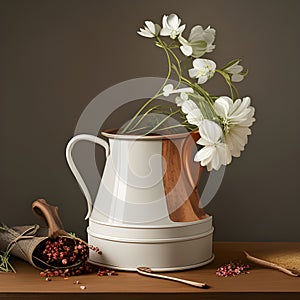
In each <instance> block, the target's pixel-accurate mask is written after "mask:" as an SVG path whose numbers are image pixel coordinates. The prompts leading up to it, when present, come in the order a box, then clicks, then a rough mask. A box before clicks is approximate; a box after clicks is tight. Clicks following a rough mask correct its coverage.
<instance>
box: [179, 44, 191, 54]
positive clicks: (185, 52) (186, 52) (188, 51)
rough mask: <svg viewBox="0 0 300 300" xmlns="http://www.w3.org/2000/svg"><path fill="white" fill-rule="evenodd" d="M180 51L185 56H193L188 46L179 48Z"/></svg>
mask: <svg viewBox="0 0 300 300" xmlns="http://www.w3.org/2000/svg"><path fill="white" fill-rule="evenodd" d="M180 50H181V52H182V53H183V54H184V55H185V56H191V55H192V54H193V48H192V47H191V46H189V45H183V46H180Z"/></svg>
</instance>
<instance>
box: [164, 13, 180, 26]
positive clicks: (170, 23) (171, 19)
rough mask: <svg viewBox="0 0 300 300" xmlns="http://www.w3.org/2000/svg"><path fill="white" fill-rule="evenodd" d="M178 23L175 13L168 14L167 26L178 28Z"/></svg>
mask: <svg viewBox="0 0 300 300" xmlns="http://www.w3.org/2000/svg"><path fill="white" fill-rule="evenodd" d="M180 23H181V20H180V19H179V18H178V16H177V15H175V14H170V15H169V16H168V18H167V26H169V27H170V28H172V29H178V27H179V25H180Z"/></svg>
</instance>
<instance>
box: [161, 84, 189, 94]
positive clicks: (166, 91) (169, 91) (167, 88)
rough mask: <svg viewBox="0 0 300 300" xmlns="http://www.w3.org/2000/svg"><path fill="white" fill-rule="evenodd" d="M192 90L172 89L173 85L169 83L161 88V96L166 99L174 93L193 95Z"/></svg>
mask: <svg viewBox="0 0 300 300" xmlns="http://www.w3.org/2000/svg"><path fill="white" fill-rule="evenodd" d="M193 92H194V90H193V89H192V88H181V89H174V86H173V84H171V83H169V84H167V85H165V86H164V88H163V95H164V96H165V97H168V96H169V95H170V94H176V93H193Z"/></svg>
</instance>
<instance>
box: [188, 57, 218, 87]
mask: <svg viewBox="0 0 300 300" xmlns="http://www.w3.org/2000/svg"><path fill="white" fill-rule="evenodd" d="M193 67H194V68H193V69H189V75H190V77H191V78H198V83H199V84H202V83H205V82H206V81H207V80H208V79H210V78H211V77H212V76H213V75H214V73H215V70H216V67H217V66H216V63H215V62H214V61H212V60H209V59H203V58H196V59H194V61H193Z"/></svg>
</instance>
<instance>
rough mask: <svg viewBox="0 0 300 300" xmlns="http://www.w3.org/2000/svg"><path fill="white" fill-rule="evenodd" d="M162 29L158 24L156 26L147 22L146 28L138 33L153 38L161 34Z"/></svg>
mask: <svg viewBox="0 0 300 300" xmlns="http://www.w3.org/2000/svg"><path fill="white" fill-rule="evenodd" d="M160 29H161V27H160V26H159V25H158V24H154V23H153V22H151V21H145V25H144V28H140V31H138V32H137V33H138V34H139V35H141V36H144V37H147V38H153V37H155V36H157V35H158V34H159V32H160Z"/></svg>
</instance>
